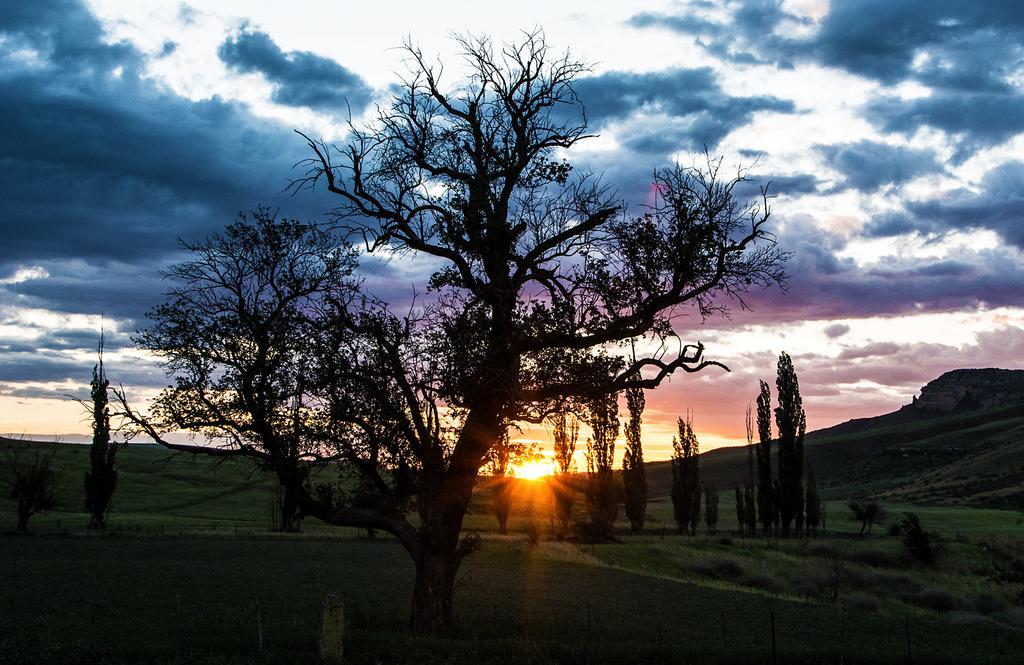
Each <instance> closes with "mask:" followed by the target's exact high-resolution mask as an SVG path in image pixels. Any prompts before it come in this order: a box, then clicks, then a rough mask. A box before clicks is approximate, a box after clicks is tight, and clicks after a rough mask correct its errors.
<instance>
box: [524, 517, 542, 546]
mask: <svg viewBox="0 0 1024 665" xmlns="http://www.w3.org/2000/svg"><path fill="white" fill-rule="evenodd" d="M540 536H541V533H540V525H538V524H537V523H536V522H534V521H533V520H530V522H529V523H528V524H527V525H526V542H528V543H529V544H530V547H536V546H537V545H539V544H540Z"/></svg>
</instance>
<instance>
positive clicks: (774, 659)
mask: <svg viewBox="0 0 1024 665" xmlns="http://www.w3.org/2000/svg"><path fill="white" fill-rule="evenodd" d="M768 616H769V618H770V619H771V622H772V665H775V662H776V653H775V612H769V613H768Z"/></svg>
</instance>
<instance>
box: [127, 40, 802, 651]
mask: <svg viewBox="0 0 1024 665" xmlns="http://www.w3.org/2000/svg"><path fill="white" fill-rule="evenodd" d="M459 46H460V48H461V50H462V52H463V53H464V55H465V58H466V61H467V64H468V66H469V69H470V73H469V74H468V75H467V76H466V77H465V78H464V79H463V80H462V81H460V82H458V83H457V84H456V85H453V86H452V85H449V84H448V83H446V82H444V81H442V80H441V70H440V67H439V66H434V65H432V64H430V63H429V62H428V60H427V58H426V57H425V56H424V55H423V53H422V52H421V51H420V50H419V49H417V48H415V47H413V46H412V45H410V44H407V45H406V47H405V49H406V55H407V56H408V57H407V62H408V63H409V65H410V72H409V74H408V76H406V77H405V78H404V79H403V81H402V83H401V85H400V86H399V88H398V92H397V93H396V94H395V96H394V98H393V100H392V102H391V103H390V104H389V105H385V106H382V107H381V108H380V109H379V111H378V115H377V117H376V119H375V120H374V121H372V122H370V123H369V124H368V125H366V126H363V127H352V128H351V130H350V133H349V137H348V141H347V144H346V145H344V146H340V147H332V146H328V145H327V144H326V143H324V142H322V141H321V142H318V141H313V140H310V141H309V148H310V150H311V151H312V152H311V159H310V161H309V162H308V164H307V165H308V167H309V170H308V172H307V173H306V175H305V176H304V177H302V178H300V179H299V180H298V181H297V182H295V183H294V186H295V188H296V190H299V189H302V188H313V187H318V186H322V187H325V188H326V189H327V191H328V192H330V193H332V194H334V195H335V196H336V197H337V202H338V204H339V205H338V207H337V208H336V209H335V211H334V213H333V215H334V216H333V219H332V221H333V224H334V227H335V229H337V231H338V232H339V233H345V234H347V235H348V237H352V238H356V239H358V240H359V241H360V242H362V243H363V246H364V249H365V251H367V252H371V253H372V252H379V253H383V254H385V255H387V256H396V255H397V256H403V255H416V256H422V257H425V258H427V259H429V260H430V261H431V262H432V265H434V266H436V270H435V272H434V273H433V274H432V275H431V277H430V278H429V280H426V283H425V287H426V290H425V295H424V299H423V300H422V301H420V302H419V304H418V305H417V306H416V307H414V308H412V309H410V310H409V312H408V313H407V314H406V315H404V316H398V315H396V314H394V313H392V312H391V311H390V309H389V308H388V307H386V306H384V305H383V304H381V303H377V302H375V301H373V300H372V299H367V301H366V302H363V301H355V300H352V301H350V302H341V303H333V302H332V303H331V306H330V307H329V308H322V309H325V313H327V314H329V315H330V316H325V317H324V319H323V320H321V319H320V317H319V315H316V316H313V315H311V314H309V313H307V312H305V311H301V312H300V314H301V315H302V316H312V319H313V321H312V323H313V324H316V325H313V326H312V330H311V331H310V335H312V339H311V338H310V336H309V335H299V336H298V337H297V339H298V340H300V341H301V344H302V345H303V346H304V347H305V346H309V347H313V348H312V349H311V351H310V352H311V353H314V352H315V354H316V358H315V362H313V365H312V366H311V367H310V368H309V371H308V374H309V377H310V381H309V382H308V385H309V386H310V387H309V388H308V392H309V397H308V400H309V401H310V402H311V403H312V402H314V401H315V403H316V404H317V409H316V412H317V413H318V414H320V415H322V416H323V418H321V419H320V420H317V421H316V425H317V426H318V427H319V429H313V430H312V431H313V432H314V433H315V436H314V437H313V439H314V440H315V441H316V442H317V445H316V446H314V445H312V444H310V445H308V446H306V448H307V449H309V450H313V451H314V452H315V454H312V453H305V454H302V455H300V456H299V459H300V460H301V461H302V462H303V463H302V464H295V462H294V460H295V457H294V456H290V455H287V454H277V452H274V453H273V454H271V453H269V452H268V451H267V449H265V448H264V445H263V444H259V445H257V444H254V443H253V441H254V440H255V439H253V438H252V437H250V436H249V431H248V430H247V431H246V436H245V437H238V438H232V437H228V442H229V443H230V444H231V449H232V451H237V452H240V453H241V454H245V455H249V456H252V457H254V458H256V459H258V460H260V461H261V462H263V463H265V464H266V465H268V466H269V467H270V468H273V469H274V470H275V472H277V474H278V477H279V479H280V480H281V482H282V484H283V485H284V486H285V487H288V488H289V489H290V491H293V492H294V493H295V495H296V497H297V500H298V502H299V505H300V509H301V510H302V512H303V514H305V515H309V516H314V517H317V518H319V519H321V520H323V521H325V522H328V523H331V524H338V525H347V526H356V527H363V528H365V527H372V528H378V529H381V530H384V531H386V532H389V533H391V534H393V535H394V536H395V537H396V538H397V539H398V540H399V541H400V542H401V543H402V545H403V546H404V547H405V549H406V550H407V551H408V553H409V555H410V557H411V558H412V560H413V561H414V563H415V568H416V577H415V587H414V591H413V613H412V614H413V620H412V624H413V627H414V629H416V630H420V631H429V630H437V629H442V628H444V627H446V626H447V625H448V624H449V622H450V618H451V607H452V590H453V585H454V581H455V576H456V572H457V571H458V569H459V565H460V563H461V561H462V559H463V557H464V556H465V554H466V553H468V552H469V551H471V549H472V547H473V544H474V542H475V541H474V540H472V539H470V540H465V539H463V538H462V526H463V519H464V517H465V514H466V510H467V508H468V506H469V503H470V499H471V497H472V494H473V490H474V488H475V486H476V481H477V477H478V474H479V472H480V469H481V467H483V465H484V464H486V462H487V454H488V451H489V450H490V449H491V447H492V446H493V445H494V444H495V442H496V441H498V439H499V438H500V435H501V430H502V428H503V427H504V426H505V424H506V423H509V422H517V421H526V422H532V423H540V422H542V421H544V420H545V419H546V418H547V417H548V416H549V415H550V414H552V413H553V412H555V411H556V410H557V409H559V408H562V407H563V406H564V405H566V404H567V403H573V404H576V405H577V406H579V405H582V404H585V403H588V402H591V401H593V400H595V399H601V398H602V397H604V396H607V395H612V394H615V393H618V392H620V391H622V390H625V389H628V388H635V387H640V388H644V389H653V388H655V387H657V386H658V385H659V384H660V383H661V382H662V381H663V380H664V379H665V378H666V377H668V376H670V375H671V374H673V373H674V372H676V371H680V370H681V371H686V372H697V371H700V370H702V369H705V368H707V367H709V366H712V365H719V363H716V362H714V361H710V360H706V359H705V358H704V347H703V346H702V345H701V344H683V343H681V342H680V341H679V340H678V338H677V337H676V336H675V334H674V333H673V331H672V327H671V323H670V322H671V318H672V316H673V315H674V314H675V313H678V311H679V308H680V307H681V306H687V307H690V308H692V309H694V310H695V311H696V312H697V313H698V314H699V315H700V316H702V317H706V316H710V315H714V314H718V313H721V312H723V311H725V310H726V309H727V305H728V303H729V301H730V300H731V301H733V302H738V303H740V305H743V301H742V298H743V296H744V293H745V292H746V291H748V290H749V289H750V288H752V287H765V286H769V285H772V284H775V283H778V282H780V281H781V280H782V279H783V269H782V264H783V262H784V259H785V255H784V253H783V252H782V251H781V250H779V249H778V248H777V247H776V246H775V245H774V243H773V242H772V239H771V237H769V235H768V234H767V233H766V231H765V226H764V225H765V223H766V221H767V219H768V215H769V211H768V208H767V205H766V198H765V197H762V198H761V200H759V201H758V202H756V203H754V204H749V205H748V204H744V203H743V202H740V201H738V200H737V199H736V197H735V196H734V193H733V192H734V186H735V185H736V184H737V182H739V181H740V180H742V174H740V175H738V176H736V177H726V176H724V174H723V173H722V172H721V168H720V165H721V162H720V161H713V160H710V159H709V160H707V162H706V166H703V167H695V168H683V167H681V166H675V167H672V168H669V169H667V170H664V171H656V172H655V173H654V175H653V178H652V179H653V183H652V184H653V187H654V189H655V190H656V191H657V192H658V194H659V196H658V198H657V201H656V202H655V204H654V205H653V207H652V208H650V209H649V210H647V211H645V212H644V213H643V214H642V215H640V216H633V215H628V214H626V213H625V211H624V210H623V208H622V207H621V206H620V204H619V202H618V201H617V199H616V196H615V193H614V192H612V191H610V190H609V189H607V188H606V187H604V186H602V185H601V184H600V181H599V179H598V178H596V177H595V176H594V175H593V174H589V173H581V172H579V171H577V170H576V169H574V168H573V167H572V165H571V164H570V163H569V162H568V161H567V157H568V156H569V155H570V154H571V151H570V149H571V148H572V147H573V146H574V145H575V144H577V143H578V142H580V141H582V140H584V139H586V138H587V137H588V136H589V135H588V134H587V128H586V122H585V119H584V115H583V113H582V106H581V105H580V103H579V100H578V99H577V97H576V94H575V91H574V88H573V82H574V80H575V79H577V78H578V77H580V76H581V75H583V74H585V73H586V71H587V67H586V66H585V65H584V64H582V63H580V62H579V61H577V60H575V59H573V58H572V57H571V56H569V55H568V54H566V55H561V56H559V55H556V54H554V53H553V52H552V51H551V49H549V47H548V46H547V44H546V43H545V41H544V37H543V35H542V34H540V33H539V32H537V33H530V34H525V35H524V36H523V37H522V38H521V39H519V40H518V41H516V42H514V43H509V44H505V45H503V46H501V47H497V48H496V47H495V46H494V45H493V44H492V43H491V42H490V41H489V40H488V39H486V38H461V39H459ZM184 277H185V278H186V281H187V280H188V279H192V280H193V281H195V280H197V279H198V280H200V281H201V279H204V278H202V276H199V275H184ZM169 313H170V312H169ZM300 318H301V317H300ZM327 319H332V321H331V323H330V324H329V325H320V323H322V322H325V321H326V320H327ZM147 334H148V333H144V335H143V341H144V342H145V341H146V340H147V339H149V340H151V341H152V343H150V344H148V345H147V344H145V343H144V346H147V347H148V348H150V349H151V350H153V351H155V352H157V353H158V354H162V355H164V357H165V358H168V359H169V360H170V362H171V367H172V370H173V369H174V366H175V363H183V362H186V361H185V360H184V358H179V355H180V356H184V357H191V356H190V355H189V354H186V353H179V351H178V350H177V349H189V350H191V349H192V348H203V344H201V343H199V342H198V341H196V340H193V339H189V340H187V341H188V343H189V344H188V345H186V346H184V347H183V346H175V345H171V344H164V343H163V342H162V340H160V339H157V338H155V337H148V338H147V337H146V335H147ZM224 337H225V336H223V335H221V334H217V335H215V336H214V338H215V339H223V338H224ZM645 337H646V338H647V342H648V343H647V344H645V345H639V344H638V347H639V348H655V349H659V351H657V352H656V353H654V354H652V355H647V356H644V357H640V358H637V359H627V358H625V357H623V356H620V355H617V354H616V349H617V348H621V347H619V345H620V344H623V343H626V342H629V341H631V340H637V341H639V340H641V338H645ZM651 342H653V343H654V344H653V345H651V344H650V343H651ZM275 343H281V344H285V345H286V347H287V348H289V349H291V347H290V346H287V345H288V341H286V340H275ZM262 348H264V351H266V350H267V349H269V348H272V347H262ZM300 351H301V350H300ZM296 353H298V352H296ZM201 355H202V354H199V355H197V356H195V357H197V358H198V357H200V356H201ZM293 355H294V354H293ZM286 356H287V357H290V356H288V354H286ZM203 357H204V358H205V359H204V362H207V363H212V362H213V361H211V359H210V358H208V357H205V356H203ZM267 357H268V359H269V358H273V359H277V358H280V357H282V356H281V355H279V354H277V353H273V354H269V355H268V356H267ZM217 362H219V360H218V361H217ZM213 364H216V363H213ZM300 366H301V365H300ZM719 366H721V365H719ZM299 374H300V375H301V374H302V372H299ZM218 376H219V375H217V374H213V375H211V376H209V377H207V378H206V380H205V384H204V385H208V384H209V383H210V382H217V381H219V380H220V379H219V378H218ZM275 386H276V384H275ZM225 388H228V386H225ZM240 390H249V387H248V386H247V385H244V384H243V383H239V384H237V385H233V386H230V389H229V390H227V393H226V394H230V395H234V396H237V395H238V394H239V392H240ZM172 392H173V391H172ZM195 392H196V393H198V394H203V395H209V391H208V390H198V389H197V390H196V391H195ZM278 393H280V395H285V394H286V395H288V396H289V398H290V397H292V396H293V395H294V394H295V393H296V390H295V388H294V381H293V380H290V379H289V380H288V381H285V382H284V383H283V384H282V386H281V387H280V388H277V387H275V388H274V397H275V401H274V404H276V403H277V402H276V398H277V395H278ZM214 399H215V398H214ZM304 399H307V398H304ZM166 403H167V400H164V404H166ZM186 404H189V405H190V406H188V407H187V408H185V409H184V410H183V412H182V414H181V415H182V418H181V419H180V420H181V421H182V422H183V423H185V424H188V425H190V427H191V426H194V427H197V428H204V427H209V426H210V425H208V424H207V419H206V418H192V417H185V416H187V415H188V413H189V411H191V410H192V409H195V410H197V411H198V412H202V413H207V412H209V409H208V408H207V405H206V404H204V403H203V402H202V400H198V401H193V402H191V403H189V402H186ZM256 406H257V404H255V403H254V404H253V405H251V408H250V412H251V413H255V412H256V411H257V409H256ZM246 408H249V407H246ZM164 412H165V413H168V414H169V412H170V410H169V409H167V408H165V409H164ZM262 412H263V411H262V410H260V413H262ZM210 415H211V416H214V418H215V421H216V422H215V423H214V427H216V426H218V425H219V424H220V422H221V421H220V420H219V418H218V417H217V414H216V413H210ZM135 416H136V417H137V418H139V419H141V417H139V416H138V414H135ZM150 429H152V430H153V433H156V434H157V435H160V432H159V431H158V428H157V427H151V428H150ZM229 429H230V428H229ZM264 434H267V435H268V436H269V438H270V439H274V440H277V439H278V438H280V437H279V436H278V435H276V434H274V435H273V436H270V435H271V432H270V429H266V430H265V431H264V432H262V433H260V436H263V435H264ZM165 444H166V442H165ZM276 446H277V444H276V443H275V444H274V446H273V448H274V449H275V451H276ZM214 454H220V453H214ZM335 460H341V461H343V462H344V463H345V464H347V465H350V466H352V467H353V468H355V469H357V470H358V471H359V472H360V473H363V474H365V475H367V476H368V477H369V478H371V479H372V481H373V483H374V486H375V487H377V488H378V490H379V492H380V493H381V501H380V506H381V508H380V509H378V510H371V509H356V508H353V507H351V506H347V505H345V504H344V502H342V501H340V500H339V499H338V494H337V493H332V492H324V493H323V497H326V498H331V499H332V501H328V500H326V498H320V497H319V495H318V494H317V493H316V492H314V491H311V490H308V489H306V487H307V485H309V483H307V480H308V476H309V469H308V465H309V464H321V463H325V462H326V461H335ZM406 501H411V502H412V503H411V504H409V503H406ZM410 505H412V506H414V507H415V511H416V513H417V515H416V519H408V517H407V513H406V509H407V508H408V507H409V506H410Z"/></svg>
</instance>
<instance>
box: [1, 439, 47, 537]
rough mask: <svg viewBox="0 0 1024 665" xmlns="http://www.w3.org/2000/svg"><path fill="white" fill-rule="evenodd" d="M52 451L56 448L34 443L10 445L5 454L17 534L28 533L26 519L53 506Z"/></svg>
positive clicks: (8, 494)
mask: <svg viewBox="0 0 1024 665" xmlns="http://www.w3.org/2000/svg"><path fill="white" fill-rule="evenodd" d="M55 453H56V449H55V448H45V447H43V446H39V445H35V444H28V445H27V446H26V447H24V448H19V447H11V448H10V450H9V451H8V453H7V470H8V474H7V496H8V497H10V498H11V499H13V500H14V501H15V504H16V505H15V512H16V514H17V516H18V524H17V527H16V528H15V531H16V532H17V533H28V520H29V518H31V517H32V516H33V515H35V514H37V513H45V512H47V511H49V510H53V508H54V506H55V505H56V494H55V493H56V482H57V473H56V471H55V470H54V468H53V456H54V454H55Z"/></svg>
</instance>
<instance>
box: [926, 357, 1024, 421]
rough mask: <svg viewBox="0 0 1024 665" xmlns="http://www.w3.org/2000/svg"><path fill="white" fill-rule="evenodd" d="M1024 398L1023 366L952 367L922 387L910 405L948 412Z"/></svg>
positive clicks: (996, 405)
mask: <svg viewBox="0 0 1024 665" xmlns="http://www.w3.org/2000/svg"><path fill="white" fill-rule="evenodd" d="M1022 402H1024V369H994V368H987V369H955V370H953V371H952V372H946V373H945V374H943V375H942V376H940V377H939V378H937V379H935V380H934V381H930V382H929V383H928V385H926V386H924V387H923V388H921V396H920V397H917V398H915V399H914V403H913V406H914V407H916V408H918V409H921V410H924V411H940V412H949V411H955V410H966V409H974V408H991V407H998V406H1007V405H1011V404H1019V403H1022Z"/></svg>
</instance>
